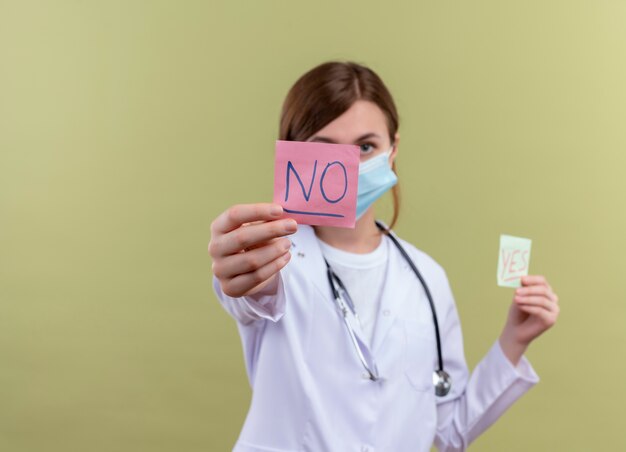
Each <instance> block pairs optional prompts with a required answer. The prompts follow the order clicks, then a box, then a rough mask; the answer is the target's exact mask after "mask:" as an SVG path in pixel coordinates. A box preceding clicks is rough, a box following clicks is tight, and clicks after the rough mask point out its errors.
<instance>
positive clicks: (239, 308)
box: [213, 268, 287, 325]
mask: <svg viewBox="0 0 626 452" xmlns="http://www.w3.org/2000/svg"><path fill="white" fill-rule="evenodd" d="M283 270H284V268H283V269H282V270H281V271H280V272H278V274H277V276H278V287H277V290H276V294H275V295H264V294H255V295H247V296H243V297H230V296H228V295H226V294H225V293H224V292H223V291H222V288H221V286H220V282H219V280H218V279H217V278H216V277H215V275H213V290H214V291H215V293H216V295H217V298H218V300H219V301H220V304H221V305H222V307H223V308H224V309H225V310H226V312H228V313H229V314H230V315H231V317H233V318H234V319H235V320H236V321H237V322H239V323H240V324H242V325H248V324H250V323H253V322H255V321H257V320H261V319H267V320H271V321H272V322H278V321H279V320H280V319H281V317H282V316H283V315H284V314H285V305H286V303H285V298H286V296H285V278H286V277H287V276H286V273H285V272H284V271H283Z"/></svg>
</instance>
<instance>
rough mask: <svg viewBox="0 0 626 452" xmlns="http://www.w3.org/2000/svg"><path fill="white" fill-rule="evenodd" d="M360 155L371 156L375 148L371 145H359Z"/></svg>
mask: <svg viewBox="0 0 626 452" xmlns="http://www.w3.org/2000/svg"><path fill="white" fill-rule="evenodd" d="M360 148H361V154H371V153H372V152H373V151H374V149H376V147H375V146H374V145H373V144H372V143H363V144H361V145H360Z"/></svg>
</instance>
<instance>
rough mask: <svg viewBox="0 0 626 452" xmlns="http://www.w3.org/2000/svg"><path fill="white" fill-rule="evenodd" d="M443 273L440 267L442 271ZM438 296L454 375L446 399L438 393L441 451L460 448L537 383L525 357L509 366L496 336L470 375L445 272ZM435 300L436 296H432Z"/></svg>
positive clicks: (448, 362) (448, 368) (447, 360)
mask: <svg viewBox="0 0 626 452" xmlns="http://www.w3.org/2000/svg"><path fill="white" fill-rule="evenodd" d="M442 272H443V269H442ZM443 278H444V284H442V285H438V287H441V288H442V289H441V290H442V291H441V293H439V294H437V295H438V296H439V297H441V298H440V300H441V301H442V304H441V305H439V306H440V308H442V311H443V312H442V313H441V319H442V320H441V321H440V322H441V324H442V331H441V337H442V338H443V339H442V346H443V358H444V368H445V369H446V371H447V372H448V373H450V376H451V378H452V388H451V390H450V393H449V394H448V395H446V396H445V397H437V432H436V435H435V441H434V443H435V446H436V447H437V449H438V450H439V451H446V452H448V451H464V450H465V449H466V448H467V447H468V446H469V445H470V444H471V443H472V442H473V441H474V440H475V439H476V438H477V437H478V436H479V435H480V434H481V433H482V432H484V431H485V430H486V429H487V428H488V427H489V426H490V425H491V424H493V423H494V422H495V421H496V420H497V419H498V418H499V417H500V416H502V414H504V412H505V411H506V410H507V409H508V408H509V407H510V406H511V405H513V403H514V402H515V401H516V400H517V399H518V398H520V397H521V396H522V395H523V394H524V393H526V392H527V391H528V390H529V389H530V388H532V387H533V386H534V385H535V384H537V383H538V382H539V377H538V376H537V374H536V373H535V370H534V369H533V367H532V366H531V364H530V362H529V361H528V360H527V359H526V357H525V356H522V357H521V359H520V361H519V363H518V365H517V366H513V364H512V363H511V361H509V359H508V358H507V357H506V355H505V354H504V352H503V351H502V348H501V347H500V342H499V341H498V340H496V341H495V343H494V344H493V345H492V346H491V348H490V349H489V351H488V352H487V354H486V355H485V356H484V357H483V359H482V360H481V361H480V362H479V363H478V364H477V366H476V368H475V369H474V371H473V372H472V373H471V375H469V372H468V368H467V364H466V362H465V354H464V351H463V338H462V333H461V323H460V320H459V316H458V313H457V309H456V305H455V302H454V297H453V295H452V290H451V288H450V285H449V282H448V279H447V276H446V275H445V272H443ZM435 299H436V298H435Z"/></svg>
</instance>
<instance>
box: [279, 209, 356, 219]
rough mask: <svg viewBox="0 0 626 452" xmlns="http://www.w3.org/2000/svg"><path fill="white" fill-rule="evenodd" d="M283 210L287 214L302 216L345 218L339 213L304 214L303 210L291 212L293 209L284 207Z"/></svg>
mask: <svg viewBox="0 0 626 452" xmlns="http://www.w3.org/2000/svg"><path fill="white" fill-rule="evenodd" d="M283 210H284V211H285V212H287V213H298V214H300V215H317V216H320V217H337V218H343V217H344V216H343V215H339V214H338V213H323V212H304V211H302V210H291V209H285V208H284V207H283Z"/></svg>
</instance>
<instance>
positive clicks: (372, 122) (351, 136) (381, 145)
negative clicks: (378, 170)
mask: <svg viewBox="0 0 626 452" xmlns="http://www.w3.org/2000/svg"><path fill="white" fill-rule="evenodd" d="M399 138H400V137H399V135H398V134H397V133H396V135H395V140H394V147H393V151H392V152H391V155H390V157H389V163H390V164H391V163H392V162H393V160H394V159H395V158H396V153H397V152H398V149H397V148H398V141H399ZM307 141H317V142H320V143H335V144H356V145H357V146H359V147H360V148H361V162H364V161H366V160H369V159H370V158H372V157H374V156H376V155H378V154H380V153H382V152H384V151H386V150H388V149H389V148H390V147H391V142H390V140H389V129H388V128H387V120H386V118H385V114H384V113H383V111H382V110H381V109H380V108H379V107H378V105H376V104H375V103H373V102H370V101H367V100H357V101H356V102H355V103H354V104H352V106H351V107H350V108H349V109H348V110H346V112H344V113H343V114H342V115H341V116H339V117H337V118H335V119H334V120H333V121H332V122H330V123H328V124H326V126H324V127H323V128H322V129H321V130H319V131H318V132H317V133H315V134H314V135H313V136H312V137H310V138H309V139H308V140H307Z"/></svg>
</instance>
